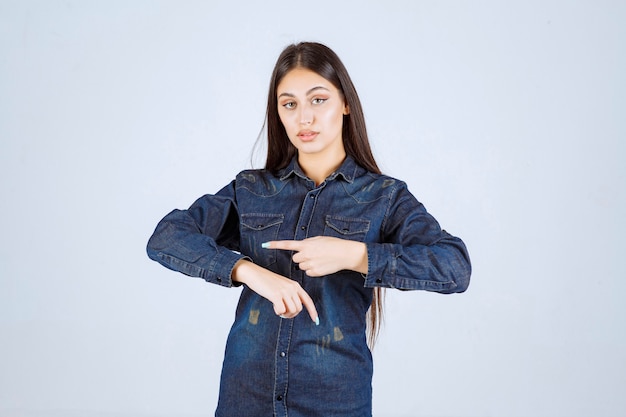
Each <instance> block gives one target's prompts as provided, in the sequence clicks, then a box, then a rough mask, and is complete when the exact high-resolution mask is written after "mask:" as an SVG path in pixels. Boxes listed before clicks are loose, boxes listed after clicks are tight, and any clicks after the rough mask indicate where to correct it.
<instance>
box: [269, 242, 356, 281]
mask: <svg viewBox="0 0 626 417" xmlns="http://www.w3.org/2000/svg"><path fill="white" fill-rule="evenodd" d="M263 247H264V248H266V249H283V250H291V251H294V252H295V254H294V255H293V261H294V262H295V263H297V264H298V266H299V267H300V269H301V270H303V271H304V272H305V273H306V274H307V275H308V276H310V277H321V276H323V275H329V274H333V273H335V272H338V271H341V270H344V269H348V270H351V271H356V272H360V273H362V274H367V271H368V266H367V247H366V246H365V243H362V242H355V241H353V240H346V239H339V238H336V237H329V236H316V237H311V238H308V239H304V240H275V241H272V242H266V243H264V244H263Z"/></svg>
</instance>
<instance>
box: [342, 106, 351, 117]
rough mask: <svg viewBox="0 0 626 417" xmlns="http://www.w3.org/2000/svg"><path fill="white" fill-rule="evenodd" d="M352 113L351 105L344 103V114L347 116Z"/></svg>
mask: <svg viewBox="0 0 626 417" xmlns="http://www.w3.org/2000/svg"><path fill="white" fill-rule="evenodd" d="M349 114H350V106H348V105H347V104H344V105H343V115H344V116H347V115H349Z"/></svg>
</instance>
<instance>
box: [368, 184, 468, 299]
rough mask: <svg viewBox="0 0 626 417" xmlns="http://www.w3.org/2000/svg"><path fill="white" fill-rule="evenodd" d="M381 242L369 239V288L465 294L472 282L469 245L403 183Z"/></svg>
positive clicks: (394, 196) (389, 210)
mask: <svg viewBox="0 0 626 417" xmlns="http://www.w3.org/2000/svg"><path fill="white" fill-rule="evenodd" d="M382 229H383V230H382V242H381V243H367V256H368V274H367V276H366V277H365V286H366V287H387V288H397V289H401V290H426V291H434V292H439V293H446V294H448V293H456V292H463V291H465V290H466V289H467V287H468V286H469V281H470V275H471V264H470V258H469V254H468V251H467V248H466V247H465V244H464V243H463V241H462V240H461V239H459V238H458V237H454V236H452V235H450V234H449V233H447V232H446V231H445V230H442V229H441V227H440V226H439V223H438V222H437V220H435V218H434V217H433V216H431V215H430V214H429V213H428V212H427V211H426V209H425V208H424V206H423V205H422V204H421V203H420V202H418V201H417V199H416V198H415V197H414V196H413V195H412V194H411V193H410V192H409V191H408V189H407V187H406V184H405V183H402V182H400V183H399V185H398V188H397V189H396V190H395V192H394V193H393V194H392V196H391V198H390V201H389V206H388V209H387V213H386V216H385V220H384V223H383V227H382Z"/></svg>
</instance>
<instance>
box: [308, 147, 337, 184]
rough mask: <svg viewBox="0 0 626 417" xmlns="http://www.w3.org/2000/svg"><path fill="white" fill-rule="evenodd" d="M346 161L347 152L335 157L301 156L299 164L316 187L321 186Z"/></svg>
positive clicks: (321, 155)
mask: <svg viewBox="0 0 626 417" xmlns="http://www.w3.org/2000/svg"><path fill="white" fill-rule="evenodd" d="M344 159H346V153H345V152H342V153H336V154H334V155H325V154H299V155H298V164H299V165H300V168H302V171H303V172H304V173H305V174H306V176H307V177H309V178H310V179H312V180H313V181H315V185H320V184H321V183H322V182H324V180H326V178H328V176H329V175H330V174H332V173H333V172H335V171H336V170H337V168H339V167H340V166H341V164H342V163H343V161H344Z"/></svg>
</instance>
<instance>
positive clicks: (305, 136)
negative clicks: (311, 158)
mask: <svg viewBox="0 0 626 417" xmlns="http://www.w3.org/2000/svg"><path fill="white" fill-rule="evenodd" d="M317 135H318V132H313V131H311V130H303V131H301V132H298V138H300V140H301V141H303V142H310V141H312V140H313V139H315V137H316V136H317Z"/></svg>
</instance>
